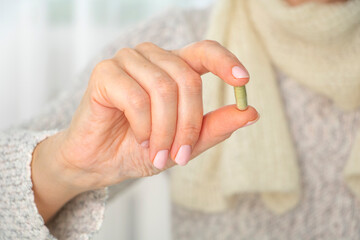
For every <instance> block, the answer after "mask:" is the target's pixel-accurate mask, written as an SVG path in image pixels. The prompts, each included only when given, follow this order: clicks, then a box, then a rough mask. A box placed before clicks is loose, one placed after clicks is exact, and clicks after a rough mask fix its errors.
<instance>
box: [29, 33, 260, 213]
mask: <svg viewBox="0 0 360 240" xmlns="http://www.w3.org/2000/svg"><path fill="white" fill-rule="evenodd" d="M209 71H210V72H212V73H214V74H216V75H217V76H219V77H220V78H221V79H223V80H224V81H225V82H226V83H228V84H230V85H233V86H242V85H244V84H246V83H247V82H248V80H249V77H248V73H247V71H246V69H245V68H244V67H243V66H242V64H241V63H240V62H239V60H238V59H237V58H236V57H235V56H234V55H233V54H232V53H230V52H229V51H228V50H226V49H225V48H224V47H222V46H221V45H220V44H218V43H217V42H214V41H208V40H207V41H201V42H196V43H193V44H191V45H189V46H186V47H184V48H182V49H179V50H173V51H167V50H164V49H161V48H159V47H157V46H156V45H154V44H152V43H142V44H140V45H138V46H137V47H136V48H135V49H130V48H124V49H121V50H119V51H118V52H117V54H116V55H115V56H114V57H113V58H112V59H108V60H104V61H102V62H100V63H99V64H98V65H97V66H96V67H95V69H94V70H93V73H92V76H91V79H90V81H89V85H88V88H87V90H86V93H85V95H84V96H83V98H82V101H81V103H80V106H79V107H78V109H77V111H76V113H75V115H74V117H73V119H72V122H71V124H70V126H69V128H68V129H66V130H64V131H62V132H60V133H58V134H56V135H55V136H53V137H50V138H48V139H46V140H45V141H43V142H42V143H41V144H39V146H38V147H37V149H36V151H35V153H34V160H33V181H34V191H35V200H36V194H37V193H36V192H37V191H36V189H39V190H38V195H39V196H38V199H41V189H47V190H49V189H50V188H52V189H54V186H51V187H50V186H42V185H49V183H51V182H56V184H55V185H57V186H61V187H60V188H61V189H66V190H65V191H67V192H68V193H67V194H62V195H63V196H65V195H68V197H67V198H70V199H71V198H72V197H74V196H75V195H77V194H78V193H81V192H84V191H88V190H91V189H96V188H101V187H104V186H109V185H112V184H116V183H119V182H121V181H123V180H125V179H128V178H138V177H145V176H151V175H154V174H157V173H159V172H161V171H162V170H165V169H167V168H169V167H172V166H174V165H176V164H180V165H185V164H186V163H187V162H188V161H189V160H190V159H192V158H194V157H195V156H197V155H199V154H200V153H201V152H203V151H205V150H206V149H209V148H211V147H212V146H214V145H216V144H218V143H220V142H221V141H223V140H225V139H226V138H228V137H229V136H230V135H231V134H232V132H234V131H235V130H237V129H238V128H240V127H242V126H244V125H246V124H247V123H248V122H251V121H254V120H257V118H258V114H257V112H256V110H255V109H254V108H252V107H249V108H248V109H247V110H245V111H239V110H238V109H237V108H236V106H235V105H230V106H225V107H222V108H220V109H217V110H215V111H213V112H210V113H208V114H207V115H205V116H203V103H202V94H201V93H202V81H201V77H200V76H201V75H202V74H205V73H207V72H209ZM50 152H51V153H52V154H51V155H53V156H54V159H53V160H54V161H52V162H51V161H49V156H51V155H50V154H49V153H50ZM35 165H36V166H35ZM41 169H47V172H48V174H47V175H49V176H48V178H52V179H55V180H49V179H47V180H46V181H45V180H44V178H46V176H44V174H43V175H41ZM36 173H38V174H36ZM50 173H51V174H50ZM39 175H40V176H42V177H40V176H39ZM36 176H39V177H36ZM41 178H43V179H42V180H41ZM41 181H42V182H44V181H45V182H46V184H45V183H41ZM36 182H37V183H39V184H38V185H37V186H36ZM55 189H56V188H55ZM52 191H54V195H56V190H52ZM60 191H61V190H60ZM46 193H47V194H48V193H49V191H46ZM43 195H46V194H45V191H44V194H43ZM58 195H59V194H58ZM42 198H45V196H43V197H42ZM68 200H69V199H64V200H63V201H68ZM44 201H45V200H44ZM44 201H39V202H44ZM57 201H59V200H57ZM40 205H41V203H40ZM57 205H61V203H59V204H57ZM60 207H61V206H60ZM51 208H53V207H51ZM56 211H57V210H56ZM40 212H41V211H40Z"/></svg>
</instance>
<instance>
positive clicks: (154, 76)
mask: <svg viewBox="0 0 360 240" xmlns="http://www.w3.org/2000/svg"><path fill="white" fill-rule="evenodd" d="M116 59H117V61H118V63H119V65H120V66H121V67H122V68H123V69H124V70H125V71H126V72H127V73H128V74H129V75H130V76H131V77H133V79H135V81H137V82H138V83H139V84H140V85H141V86H142V87H143V88H144V89H145V91H146V92H147V93H148V94H149V96H150V102H151V121H152V123H151V135H150V159H151V160H152V162H153V164H154V166H155V167H156V168H158V169H163V168H164V167H165V165H166V162H167V160H168V158H169V151H170V148H171V145H172V143H173V140H174V136H175V131H176V119H177V84H176V83H175V82H174V81H173V80H172V79H171V77H170V76H169V75H168V74H167V73H166V72H164V71H163V70H162V69H161V68H159V67H158V66H156V65H154V64H153V63H151V62H149V61H148V60H147V59H146V58H144V57H143V56H142V55H141V54H140V53H138V52H137V51H136V50H134V49H130V48H124V49H121V50H120V51H119V52H118V53H117V55H116Z"/></svg>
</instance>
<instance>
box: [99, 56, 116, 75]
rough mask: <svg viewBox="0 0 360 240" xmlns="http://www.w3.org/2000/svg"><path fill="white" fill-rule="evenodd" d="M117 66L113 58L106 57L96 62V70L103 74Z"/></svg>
mask: <svg viewBox="0 0 360 240" xmlns="http://www.w3.org/2000/svg"><path fill="white" fill-rule="evenodd" d="M115 68H117V65H116V63H115V61H114V60H112V59H106V60H103V61H101V62H99V63H98V64H96V66H95V68H94V72H96V73H102V74H103V73H107V72H109V71H112V70H113V69H115Z"/></svg>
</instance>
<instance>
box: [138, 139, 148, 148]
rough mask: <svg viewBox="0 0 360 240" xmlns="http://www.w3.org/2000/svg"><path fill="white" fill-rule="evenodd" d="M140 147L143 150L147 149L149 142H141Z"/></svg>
mask: <svg viewBox="0 0 360 240" xmlns="http://www.w3.org/2000/svg"><path fill="white" fill-rule="evenodd" d="M140 145H141V146H142V147H143V148H149V140H146V141H143V142H142V143H141V144H140Z"/></svg>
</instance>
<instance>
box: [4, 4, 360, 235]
mask: <svg viewBox="0 0 360 240" xmlns="http://www.w3.org/2000/svg"><path fill="white" fill-rule="evenodd" d="M208 14H209V10H208V9H205V10H179V9H176V10H175V9H171V10H169V11H168V12H166V13H164V14H162V15H161V16H158V17H156V18H153V19H152V20H151V21H148V22H147V23H144V24H141V25H139V26H137V27H135V28H133V29H132V30H130V31H128V32H126V33H124V34H122V35H121V36H120V38H119V39H117V40H116V41H115V42H113V43H112V44H110V45H109V46H108V47H107V48H106V49H104V51H103V52H102V53H101V54H100V55H99V56H98V57H96V58H95V59H93V61H92V62H91V64H89V66H88V68H87V69H86V70H85V71H84V73H83V74H81V75H80V78H79V81H77V82H76V84H74V88H73V89H72V90H69V91H68V92H65V93H63V94H61V96H60V97H59V98H58V99H57V100H56V101H55V102H53V103H52V104H50V105H49V107H48V108H46V109H44V111H43V113H42V114H41V115H39V116H38V117H37V118H35V119H33V120H31V121H29V122H27V123H25V124H23V125H22V126H18V127H16V128H13V129H12V130H8V131H6V132H3V133H0V239H53V238H58V239H90V238H91V236H92V235H93V234H94V233H95V232H96V231H97V230H98V229H99V228H100V226H101V223H102V219H103V213H104V207H105V198H106V191H104V190H98V191H91V192H87V193H84V194H81V195H79V196H78V197H76V198H75V199H73V200H72V201H70V202H69V203H68V204H67V205H66V206H65V207H64V208H63V209H62V210H61V211H60V212H59V214H58V215H57V216H56V218H55V219H54V221H52V222H51V223H50V224H49V226H48V227H46V226H45V225H44V223H43V220H42V218H41V216H40V215H39V214H38V212H37V209H36V206H35V203H34V197H33V192H32V190H31V178H30V161H31V154H32V151H33V149H34V147H35V146H36V144H37V143H38V142H40V141H41V140H42V139H44V138H45V137H46V136H49V135H51V134H53V133H54V132H56V131H57V130H59V129H62V128H65V127H66V126H67V125H68V124H69V121H70V119H71V116H72V114H73V112H74V111H75V109H76V107H77V105H78V103H79V101H80V98H81V96H82V94H83V92H84V90H85V87H86V83H87V80H88V78H89V75H90V72H91V69H92V68H93V66H94V64H95V63H97V62H98V61H100V60H101V59H104V58H108V57H111V56H112V55H113V54H114V53H115V52H116V50H117V49H119V48H121V47H125V46H129V47H132V46H135V45H136V44H138V43H140V42H143V41H151V42H154V43H155V44H157V45H159V46H161V47H164V48H167V49H173V48H179V47H182V46H184V45H186V44H188V43H190V42H193V41H197V40H200V39H202V37H203V34H204V30H205V28H206V24H207V19H208ZM278 81H279V84H280V89H281V94H282V98H283V99H284V102H285V103H286V106H285V107H286V114H287V117H288V118H289V122H290V126H291V133H292V136H293V138H294V141H295V145H296V150H297V154H298V159H299V164H300V168H301V173H302V181H303V183H302V185H303V187H304V190H303V191H304V193H303V197H302V199H301V201H300V203H299V205H298V206H297V208H296V209H294V210H292V211H291V212H289V213H287V214H285V215H283V216H275V215H273V214H271V213H270V212H269V211H268V210H267V209H266V208H264V206H263V205H262V203H261V202H259V201H258V199H257V198H256V196H255V195H251V194H249V195H243V196H239V198H238V199H237V204H236V207H235V208H233V209H231V210H229V211H226V212H224V213H218V214H204V213H200V212H194V211H189V210H187V209H185V208H182V207H179V206H177V205H174V208H173V233H174V239H251V240H257V239H260V240H263V239H264V240H265V239H266V240H268V239H277V240H279V239H327V240H328V239H359V238H360V206H359V205H358V203H357V201H356V199H355V197H354V196H352V195H351V193H350V192H349V190H348V189H347V188H346V187H345V186H344V183H343V181H342V175H341V170H342V167H343V165H344V161H345V160H346V159H347V157H348V154H349V152H350V149H351V145H352V143H353V140H354V137H355V131H354V130H355V129H358V128H359V126H360V111H356V112H350V113H344V112H342V111H340V110H339V109H337V108H336V107H335V106H333V105H332V104H331V102H330V101H329V100H328V99H326V98H324V97H320V96H319V95H317V94H315V93H313V92H312V91H310V90H308V89H306V88H305V87H301V86H299V85H298V84H296V83H295V82H294V81H292V80H291V79H288V78H287V77H286V76H283V75H282V74H281V73H279V75H278ZM303 106H307V107H306V108H303ZM128 184H129V182H125V183H122V184H120V185H119V186H117V187H115V188H111V189H110V193H112V194H113V193H114V190H115V191H116V192H118V191H120V190H121V189H123V188H124V187H126V186H128Z"/></svg>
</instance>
